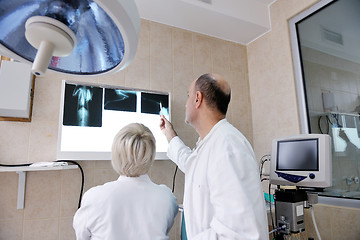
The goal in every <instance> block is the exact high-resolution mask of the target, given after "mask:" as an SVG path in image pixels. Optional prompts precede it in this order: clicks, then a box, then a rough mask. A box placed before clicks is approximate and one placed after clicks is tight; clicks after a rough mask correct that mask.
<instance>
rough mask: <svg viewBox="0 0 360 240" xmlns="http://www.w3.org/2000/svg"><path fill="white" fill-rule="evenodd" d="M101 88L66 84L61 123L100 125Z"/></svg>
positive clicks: (87, 125) (69, 124)
mask: <svg viewBox="0 0 360 240" xmlns="http://www.w3.org/2000/svg"><path fill="white" fill-rule="evenodd" d="M102 96H103V91H102V88H99V87H92V86H84V85H75V84H66V85H65V96H64V115H63V125H66V126H82V127H101V125H102Z"/></svg>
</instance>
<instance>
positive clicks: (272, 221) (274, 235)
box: [269, 182, 276, 238]
mask: <svg viewBox="0 0 360 240" xmlns="http://www.w3.org/2000/svg"><path fill="white" fill-rule="evenodd" d="M270 190H271V183H270V182H269V199H270V204H269V206H270V218H271V225H272V228H273V229H275V224H274V219H273V216H272V212H271V191H270ZM272 234H273V238H276V231H275V232H273V233H272Z"/></svg>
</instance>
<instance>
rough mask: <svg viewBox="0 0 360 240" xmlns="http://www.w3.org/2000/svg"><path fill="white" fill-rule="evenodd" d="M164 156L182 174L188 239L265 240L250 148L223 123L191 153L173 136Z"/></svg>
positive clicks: (264, 222)
mask: <svg viewBox="0 0 360 240" xmlns="http://www.w3.org/2000/svg"><path fill="white" fill-rule="evenodd" d="M168 156H169V158H170V159H172V160H173V161H174V162H175V163H176V164H177V165H178V166H179V168H180V169H181V170H182V171H183V172H184V173H185V192H184V215H185V226H186V232H187V237H188V239H190V240H200V239H203V240H215V239H231V240H235V239H237V240H242V239H243V240H252V239H254V240H255V239H256V240H260V239H261V240H265V239H269V237H268V225H267V216H266V210H265V201H264V195H263V191H262V186H261V182H260V178H259V170H258V164H257V162H256V159H255V156H254V153H253V150H252V148H251V145H250V144H249V142H248V141H247V140H246V138H245V137H244V136H243V135H242V134H241V133H240V132H239V131H238V130H237V129H236V128H234V127H233V126H232V125H231V124H230V123H228V122H227V120H226V119H223V120H221V121H219V122H218V123H217V124H216V125H215V126H214V127H213V128H212V129H211V131H210V132H209V133H208V134H207V135H206V137H205V138H204V139H203V140H201V141H198V143H197V146H196V148H195V149H194V150H193V151H192V150H191V149H190V148H188V147H187V146H185V145H184V143H183V142H182V141H181V140H180V138H179V137H175V138H173V139H172V140H171V141H170V144H169V148H168Z"/></svg>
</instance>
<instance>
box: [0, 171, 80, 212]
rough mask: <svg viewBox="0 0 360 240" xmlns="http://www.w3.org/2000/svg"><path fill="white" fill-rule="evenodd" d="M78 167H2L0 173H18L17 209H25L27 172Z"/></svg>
mask: <svg viewBox="0 0 360 240" xmlns="http://www.w3.org/2000/svg"><path fill="white" fill-rule="evenodd" d="M76 168H78V166H77V165H67V166H56V167H0V172H16V173H17V174H19V181H18V197H17V209H24V203H25V185H26V172H34V171H56V170H68V169H76Z"/></svg>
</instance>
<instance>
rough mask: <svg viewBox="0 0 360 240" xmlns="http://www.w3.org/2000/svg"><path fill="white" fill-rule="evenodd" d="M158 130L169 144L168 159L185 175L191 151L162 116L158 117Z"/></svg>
mask: <svg viewBox="0 0 360 240" xmlns="http://www.w3.org/2000/svg"><path fill="white" fill-rule="evenodd" d="M160 129H161V131H162V132H163V134H164V135H165V137H166V139H167V140H168V142H169V147H168V152H167V155H168V157H169V158H170V159H171V160H172V161H173V162H174V163H175V164H176V165H178V167H179V168H180V170H181V171H182V172H183V173H186V168H187V167H186V164H187V160H188V158H189V156H190V155H191V153H192V150H191V149H190V148H189V147H188V146H186V145H185V144H184V142H183V141H182V140H181V139H180V138H179V137H178V136H177V133H176V132H175V130H174V128H173V126H172V124H171V123H170V122H169V121H168V120H167V119H166V118H165V117H164V116H163V115H161V116H160Z"/></svg>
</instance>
